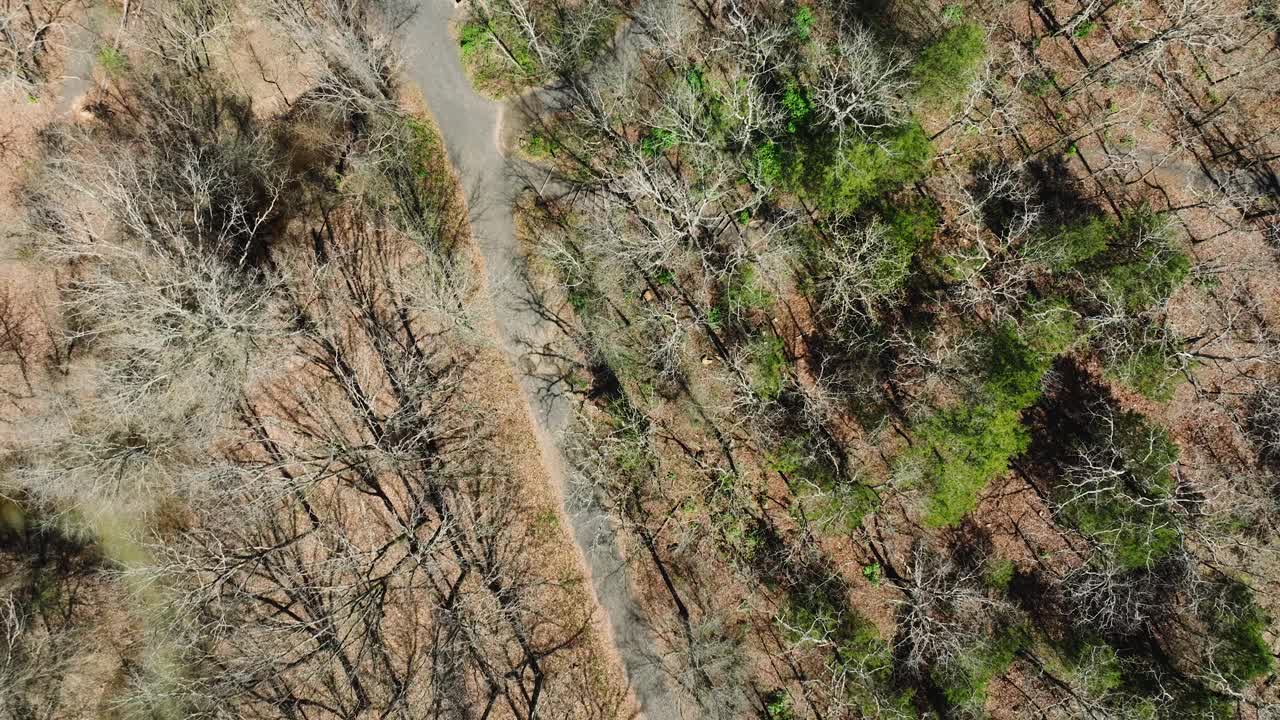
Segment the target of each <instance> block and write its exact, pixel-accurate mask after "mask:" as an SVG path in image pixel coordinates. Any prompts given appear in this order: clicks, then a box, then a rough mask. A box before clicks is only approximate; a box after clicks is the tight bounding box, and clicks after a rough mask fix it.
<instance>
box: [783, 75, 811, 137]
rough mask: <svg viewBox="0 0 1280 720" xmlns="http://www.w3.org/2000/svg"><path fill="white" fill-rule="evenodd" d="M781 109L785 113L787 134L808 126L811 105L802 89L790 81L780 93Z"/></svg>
mask: <svg viewBox="0 0 1280 720" xmlns="http://www.w3.org/2000/svg"><path fill="white" fill-rule="evenodd" d="M782 109H783V110H786V112H787V132H791V133H795V132H799V131H800V130H801V129H803V128H804V127H805V126H806V125H807V124H808V122H809V114H810V113H811V112H813V104H812V103H810V102H809V96H808V94H807V93H805V90H804V88H803V87H801V86H800V85H798V84H796V83H795V82H794V81H792V82H788V83H787V87H786V90H785V91H784V92H783V93H782Z"/></svg>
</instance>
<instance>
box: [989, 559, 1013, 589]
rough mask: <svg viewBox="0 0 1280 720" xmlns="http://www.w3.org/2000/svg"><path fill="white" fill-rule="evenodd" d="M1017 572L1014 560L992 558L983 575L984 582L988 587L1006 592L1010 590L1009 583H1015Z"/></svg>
mask: <svg viewBox="0 0 1280 720" xmlns="http://www.w3.org/2000/svg"><path fill="white" fill-rule="evenodd" d="M1015 570H1016V568H1015V567H1014V564H1013V561H1012V560H1009V559H1006V558H991V559H990V560H988V561H987V566H986V568H985V569H984V571H983V573H982V580H983V582H985V583H986V584H987V587H990V588H992V589H995V590H999V591H1001V592H1004V591H1005V590H1007V589H1009V583H1011V582H1013V575H1014V572H1015Z"/></svg>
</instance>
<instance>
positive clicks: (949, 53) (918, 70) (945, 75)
mask: <svg viewBox="0 0 1280 720" xmlns="http://www.w3.org/2000/svg"><path fill="white" fill-rule="evenodd" d="M986 52H987V34H986V32H985V31H984V30H983V29H982V28H981V27H979V26H978V25H975V24H973V23H961V24H959V25H956V26H954V27H952V28H949V29H948V30H947V31H946V32H944V33H943V34H942V37H940V38H938V40H937V41H936V42H934V43H933V44H932V45H930V46H928V47H926V48H925V49H924V51H923V52H922V53H920V58H919V59H918V60H917V61H916V65H915V68H914V69H913V71H912V75H913V77H914V79H915V81H916V83H917V89H916V95H917V97H919V98H920V99H921V101H923V102H924V103H925V104H928V105H938V106H942V105H953V104H956V103H959V102H960V100H961V99H962V98H963V96H964V93H965V92H967V90H968V88H969V84H970V83H972V82H973V79H974V78H975V77H976V76H977V74H978V69H979V68H980V67H981V66H982V60H983V58H984V57H985V56H986Z"/></svg>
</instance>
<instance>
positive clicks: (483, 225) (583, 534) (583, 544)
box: [405, 0, 679, 720]
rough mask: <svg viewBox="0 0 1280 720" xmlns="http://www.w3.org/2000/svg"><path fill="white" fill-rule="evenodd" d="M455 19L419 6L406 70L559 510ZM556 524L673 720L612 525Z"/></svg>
mask: <svg viewBox="0 0 1280 720" xmlns="http://www.w3.org/2000/svg"><path fill="white" fill-rule="evenodd" d="M455 9H456V6H455V5H454V2H453V0H424V2H423V3H422V4H421V5H420V6H419V11H418V15H417V16H416V17H415V18H414V21H413V22H412V24H411V25H410V26H409V27H408V28H407V33H406V41H405V44H406V48H405V49H406V53H405V54H406V56H407V65H406V70H407V74H408V76H409V78H410V79H412V80H413V81H414V82H415V83H416V84H417V85H418V86H419V87H420V88H421V89H422V92H423V95H424V96H425V97H426V101H427V106H428V107H429V108H430V110H431V113H432V115H433V116H434V117H435V120H436V123H437V125H438V126H439V128H440V132H441V133H442V134H443V136H444V142H445V146H446V148H447V150H448V152H449V156H450V160H451V161H452V162H453V165H454V167H455V168H457V171H458V174H459V177H460V179H461V181H462V186H463V190H464V192H465V193H466V195H467V197H468V198H469V200H468V202H469V204H470V215H471V229H472V232H473V235H474V236H475V240H476V244H477V246H478V248H479V250H480V254H481V257H482V258H483V263H484V269H485V276H486V281H487V284H488V290H489V293H490V295H491V298H492V302H493V307H494V312H495V314H496V318H495V320H496V325H497V331H498V341H499V343H500V346H501V349H502V350H503V352H504V353H505V355H506V357H507V359H508V362H509V365H510V367H511V368H512V373H513V374H514V375H515V378H516V381H517V382H518V383H519V386H520V389H521V391H522V394H523V395H524V397H523V398H522V399H523V401H524V403H525V405H526V407H527V408H528V410H529V417H530V420H531V422H532V424H533V427H534V432H535V434H536V435H537V441H538V445H539V448H540V450H541V453H542V459H543V463H544V465H545V467H546V471H547V474H548V476H549V477H550V478H551V481H552V483H553V485H554V486H555V487H554V488H553V490H554V491H555V493H556V495H557V496H558V497H559V498H560V501H561V503H562V504H563V503H564V501H565V498H566V496H567V495H568V487H567V478H566V474H565V471H564V463H563V459H562V456H561V453H560V450H559V448H558V445H557V442H556V439H557V438H558V437H559V434H560V433H561V431H562V430H563V429H564V427H565V424H566V423H567V422H568V421H569V419H570V417H571V413H572V407H571V405H570V400H569V399H568V398H565V397H563V396H548V395H547V394H546V393H545V392H541V391H542V390H544V389H545V388H544V387H543V386H542V385H541V384H540V383H539V382H538V381H537V380H536V379H535V376H536V375H537V374H538V372H539V370H540V368H539V365H538V361H537V360H536V359H535V358H533V357H532V356H530V355H529V354H528V353H527V352H526V351H525V349H526V348H529V347H540V346H541V345H542V344H543V343H544V341H545V340H546V339H548V338H550V337H552V335H551V333H552V332H554V330H553V328H551V327H549V326H548V325H547V323H545V322H544V321H543V320H542V319H541V318H540V317H539V316H538V315H537V313H535V312H534V311H532V310H531V309H529V307H528V306H527V305H526V304H525V303H524V302H523V300H524V299H525V298H527V291H526V289H525V286H524V284H523V283H522V281H521V279H520V274H519V262H520V252H519V248H518V244H517V241H516V231H515V220H514V216H513V214H512V202H513V200H514V196H515V193H516V192H517V191H518V189H519V185H518V183H517V181H516V180H515V179H514V178H512V176H511V172H510V170H509V165H508V163H507V160H506V158H505V157H504V155H503V151H502V148H501V144H502V140H501V132H502V117H503V115H504V112H505V108H504V106H503V104H502V103H499V102H495V101H493V100H489V99H487V98H484V97H481V96H480V95H478V94H477V93H476V92H475V90H474V89H473V88H472V87H471V84H470V82H469V81H468V80H467V78H466V75H465V73H464V72H463V69H462V62H461V58H460V56H459V53H458V46H457V42H456V41H455V40H454V39H453V37H451V35H450V33H449V22H450V20H451V18H452V16H453V14H454V12H455ZM513 112H515V111H514V110H513ZM565 515H566V517H567V518H568V520H569V522H570V524H571V525H572V529H573V534H574V539H575V540H576V542H577V544H578V548H579V550H580V551H581V553H582V556H583V560H584V562H585V569H586V570H587V572H588V574H589V575H590V577H591V584H592V587H593V588H594V589H595V594H596V599H597V602H598V604H599V606H600V607H601V609H603V611H604V613H605V615H606V617H607V619H608V624H607V628H606V630H607V631H608V633H609V635H610V637H608V638H607V640H609V641H611V642H612V644H613V646H614V647H615V648H616V649H617V652H618V655H619V659H620V660H621V664H622V666H623V667H624V668H625V670H626V673H627V677H628V680H629V682H630V684H631V690H632V692H633V693H634V694H635V698H636V701H637V703H638V705H639V707H640V710H641V712H642V713H643V714H644V716H645V717H647V718H648V719H649V720H668V718H670V719H671V720H676V718H678V716H679V714H678V712H677V705H676V703H675V702H674V700H673V699H672V697H671V694H670V691H669V690H668V688H667V685H666V682H665V677H664V675H663V671H662V670H661V668H660V667H659V666H658V664H657V662H656V658H655V655H654V651H653V641H652V636H651V634H650V631H649V629H648V627H647V626H646V625H645V623H644V622H643V620H642V618H641V616H640V611H639V607H638V605H637V603H636V601H635V598H634V597H633V595H632V593H631V588H630V585H629V583H628V581H627V577H626V573H625V570H624V568H623V562H622V557H621V553H620V551H619V543H618V538H617V534H616V532H615V529H614V527H613V524H612V522H611V521H610V519H609V518H608V516H607V515H605V514H604V513H603V512H602V511H600V510H599V509H597V508H577V507H574V508H570V507H565Z"/></svg>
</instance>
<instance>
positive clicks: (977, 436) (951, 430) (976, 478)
mask: <svg viewBox="0 0 1280 720" xmlns="http://www.w3.org/2000/svg"><path fill="white" fill-rule="evenodd" d="M916 435H917V437H918V438H919V440H920V448H921V450H920V451H919V452H920V453H926V455H925V459H926V470H925V480H926V482H927V483H928V484H929V485H930V486H931V487H930V490H931V492H930V495H929V504H928V511H927V513H926V515H925V523H926V524H928V525H932V526H935V527H937V526H943V525H954V524H955V523H957V522H959V521H960V520H961V519H962V518H963V517H964V516H965V515H967V514H968V513H969V511H970V510H972V509H973V508H974V506H975V505H977V503H978V493H979V492H981V491H982V489H983V488H984V487H986V485H987V483H988V482H990V481H991V479H992V478H994V477H996V476H998V475H1000V474H1002V473H1004V472H1005V471H1006V470H1008V468H1009V460H1010V459H1011V458H1012V457H1014V456H1015V455H1018V454H1020V453H1022V452H1023V451H1024V450H1026V448H1027V445H1028V443H1029V441H1030V438H1029V436H1028V435H1027V432H1026V430H1025V429H1024V428H1023V427H1022V423H1021V412H1020V411H1019V410H1018V409H1012V408H1001V407H998V406H995V405H993V404H991V403H978V404H973V405H971V404H967V403H965V404H961V405H959V406H957V407H954V408H951V409H949V410H944V411H942V412H939V413H937V414H935V415H933V416H932V417H930V418H929V419H928V420H926V421H925V422H924V423H923V424H922V425H921V426H919V427H918V428H917V429H916Z"/></svg>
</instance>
